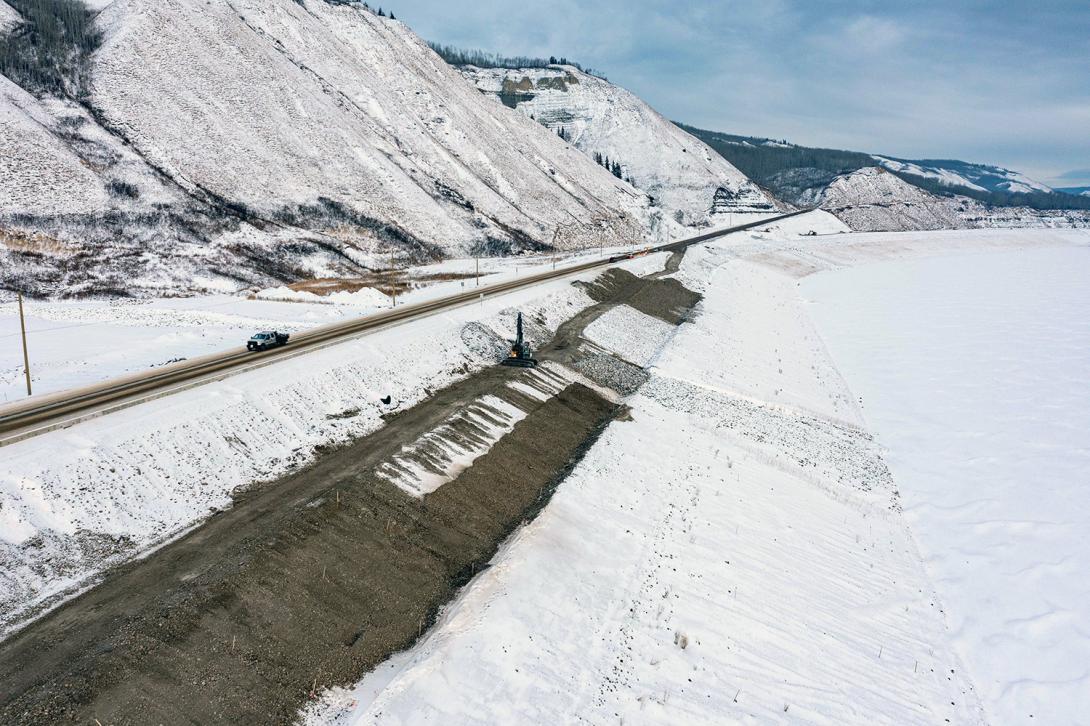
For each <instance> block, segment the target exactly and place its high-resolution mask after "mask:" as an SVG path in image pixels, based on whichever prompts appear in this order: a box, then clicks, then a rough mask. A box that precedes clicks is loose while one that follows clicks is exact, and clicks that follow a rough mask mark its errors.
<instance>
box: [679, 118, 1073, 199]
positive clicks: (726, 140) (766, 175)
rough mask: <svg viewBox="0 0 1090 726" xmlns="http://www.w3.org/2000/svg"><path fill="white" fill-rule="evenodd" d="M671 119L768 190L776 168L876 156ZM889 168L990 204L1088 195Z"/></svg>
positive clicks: (851, 165) (942, 191)
mask: <svg viewBox="0 0 1090 726" xmlns="http://www.w3.org/2000/svg"><path fill="white" fill-rule="evenodd" d="M677 125H678V126H679V127H680V128H681V129H683V130H685V131H687V132H688V133H690V134H692V135H693V136H695V137H697V138H698V139H700V140H701V141H703V142H704V143H705V144H707V145H708V146H710V147H712V148H713V149H714V150H715V151H716V152H718V153H719V155H720V156H722V157H723V158H724V159H726V160H727V161H729V162H730V163H731V164H733V165H734V166H735V167H737V168H738V170H739V171H741V172H742V173H743V174H745V175H746V176H748V177H749V178H750V179H752V180H753V181H755V182H757V183H758V184H761V185H764V186H768V187H770V188H772V189H773V191H776V186H777V181H778V180H777V178H776V176H777V174H780V173H781V172H784V171H788V170H791V169H816V170H819V171H823V172H827V173H828V174H829V176H835V175H837V174H850V173H851V172H853V171H858V170H859V169H862V168H864V167H868V166H877V165H878V162H876V161H875V160H874V158H873V157H872V156H871V155H870V154H864V153H862V152H859V151H844V150H842V149H821V148H810V147H806V146H794V145H787V146H784V145H782V144H783V143H784V142H773V143H769V142H770V141H771V139H761V138H755V137H749V136H736V135H734V134H724V133H720V132H718V131H708V130H706V129H698V128H696V127H694V126H688V125H686V124H682V123H678V124H677ZM890 173H892V174H895V175H896V176H898V177H900V178H901V179H903V180H904V181H906V182H908V183H909V184H912V185H914V186H916V187H919V188H920V189H923V190H925V191H928V192H931V193H932V194H937V195H939V196H944V197H949V196H953V195H955V194H957V195H961V196H965V197H970V198H971V199H976V200H977V201H980V202H983V203H984V204H990V205H992V206H996V207H1029V208H1031V209H1090V197H1077V196H1073V195H1069V194H1049V193H1047V192H1031V193H1024V192H1001V191H996V192H992V191H981V190H979V189H970V188H968V187H961V186H957V187H952V186H948V185H946V184H942V183H941V182H939V181H938V180H937V179H930V178H928V177H921V176H917V175H915V174H908V173H905V172H898V171H891V172H890Z"/></svg>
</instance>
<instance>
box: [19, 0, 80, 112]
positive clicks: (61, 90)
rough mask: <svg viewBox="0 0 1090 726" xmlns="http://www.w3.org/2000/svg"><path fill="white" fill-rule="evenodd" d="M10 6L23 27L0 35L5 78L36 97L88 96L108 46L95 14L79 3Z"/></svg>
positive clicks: (51, 0) (34, 0)
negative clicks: (95, 57) (98, 57)
mask: <svg viewBox="0 0 1090 726" xmlns="http://www.w3.org/2000/svg"><path fill="white" fill-rule="evenodd" d="M6 1H7V3H8V5H10V6H11V7H12V8H14V9H15V10H16V11H17V12H18V13H19V14H20V15H21V16H22V18H23V22H22V23H21V24H20V25H18V26H17V27H16V28H14V29H13V30H12V31H11V32H9V33H8V34H7V35H0V73H2V74H3V75H5V76H7V77H8V78H9V79H11V80H12V81H13V82H14V83H16V84H18V85H19V86H22V87H23V88H24V89H26V90H27V91H30V92H31V93H36V94H39V95H57V96H63V95H67V96H71V97H74V98H78V97H80V96H82V95H83V94H84V93H85V91H86V88H87V76H88V71H89V69H90V58H91V53H93V52H94V50H95V48H97V47H98V45H99V43H100V42H101V41H102V34H101V33H100V32H99V31H98V30H96V29H95V27H94V18H95V14H94V13H93V12H92V11H91V10H89V9H88V8H87V6H86V5H84V4H83V3H82V2H79V1H78V0H6Z"/></svg>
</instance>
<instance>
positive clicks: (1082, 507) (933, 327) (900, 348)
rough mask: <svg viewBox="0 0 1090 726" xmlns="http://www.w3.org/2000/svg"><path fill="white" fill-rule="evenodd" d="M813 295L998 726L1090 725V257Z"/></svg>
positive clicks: (838, 276) (852, 280) (935, 261)
mask: <svg viewBox="0 0 1090 726" xmlns="http://www.w3.org/2000/svg"><path fill="white" fill-rule="evenodd" d="M801 291H802V294H803V296H804V298H806V299H807V301H808V302H809V303H810V304H809V310H810V312H811V313H812V316H813V319H814V321H815V323H816V325H817V328H818V330H819V331H820V333H821V336H822V337H823V338H824V340H825V342H826V345H827V346H828V348H829V351H830V353H831V355H832V358H833V360H834V361H835V362H836V364H837V366H838V367H839V369H840V371H841V373H842V374H843V376H844V377H845V379H846V380H847V382H848V384H849V386H850V388H851V389H852V392H853V394H854V395H856V396H858V397H860V398H861V399H862V407H863V408H862V410H863V413H864V416H865V418H866V421H867V425H868V427H869V428H870V430H871V431H873V432H874V433H875V434H876V435H877V437H878V439H879V440H880V442H881V443H882V444H883V445H884V446H885V447H887V448H888V450H889V452H888V459H887V461H888V463H889V465H890V467H891V469H892V471H893V474H894V478H895V481H896V484H897V486H898V488H899V489H900V492H901V494H902V501H903V505H904V510H905V514H906V517H907V519H908V522H909V524H910V527H911V530H912V533H913V535H914V536H915V539H916V541H917V544H918V546H919V548H920V551H921V554H922V555H923V557H924V559H925V562H926V566H927V569H928V572H929V574H930V575H931V577H932V578H933V579H934V582H935V586H936V588H937V589H938V592H939V594H940V596H941V597H942V599H943V602H944V607H945V614H946V618H947V622H948V625H949V627H950V630H951V633H952V635H953V637H954V640H955V643H956V644H957V645H956V647H958V648H959V649H960V655H961V657H962V659H963V661H964V662H965V663H966V664H967V667H968V668H969V669H970V675H971V676H972V677H973V679H974V681H975V683H976V686H977V691H978V693H979V694H980V696H981V698H982V699H983V701H984V704H985V709H986V713H987V717H988V719H989V720H990V721H991V722H993V723H1003V724H1015V723H1019V724H1021V723H1035V724H1074V723H1087V721H1086V719H1087V718H1088V717H1090V716H1088V714H1090V248H1086V247H1070V248H1045V249H1041V248H1038V249H1032V250H1023V251H1017V252H1002V253H986V254H985V253H981V254H974V255H969V256H956V257H933V258H928V259H916V260H910V261H897V262H882V263H876V264H869V265H864V266H861V267H855V268H851V269H846V270H843V271H836V272H830V273H823V274H819V275H814V276H811V277H809V278H806V279H805V280H803V282H802V283H801Z"/></svg>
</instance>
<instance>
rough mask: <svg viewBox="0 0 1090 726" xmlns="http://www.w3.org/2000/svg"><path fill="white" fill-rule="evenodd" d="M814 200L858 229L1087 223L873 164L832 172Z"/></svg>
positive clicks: (1077, 214) (1088, 223)
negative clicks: (929, 187)
mask: <svg viewBox="0 0 1090 726" xmlns="http://www.w3.org/2000/svg"><path fill="white" fill-rule="evenodd" d="M818 203H819V204H820V206H821V208H822V209H825V210H827V211H829V212H832V213H833V214H835V215H836V216H837V217H839V218H840V219H841V220H842V221H844V222H845V223H846V224H847V225H848V226H849V227H851V228H852V229H853V230H854V231H857V232H884V231H906V230H931V229H973V228H977V227H1078V228H1082V227H1090V212H1086V211H1081V210H1038V209H1030V208H1027V207H992V206H988V205H985V204H982V203H980V202H978V201H976V200H975V199H970V198H968V197H963V196H949V197H946V196H938V195H936V194H932V193H930V192H927V191H924V190H923V189H920V188H919V187H916V186H913V185H912V184H909V183H908V182H906V181H904V180H903V179H901V178H900V177H898V176H897V175H895V174H892V173H890V172H888V171H886V170H885V169H883V168H881V167H877V166H871V167H866V168H863V169H860V170H858V171H855V172H852V173H850V174H842V175H841V176H839V177H837V178H836V179H834V180H833V181H832V183H830V184H829V185H828V186H827V187H826V188H825V190H824V191H823V192H822V193H821V195H820V196H819V198H818Z"/></svg>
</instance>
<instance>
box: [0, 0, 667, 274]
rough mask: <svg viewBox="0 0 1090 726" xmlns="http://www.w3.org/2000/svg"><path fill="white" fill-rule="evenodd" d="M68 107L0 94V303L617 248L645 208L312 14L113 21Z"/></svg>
mask: <svg viewBox="0 0 1090 726" xmlns="http://www.w3.org/2000/svg"><path fill="white" fill-rule="evenodd" d="M97 22H98V25H99V27H100V28H101V29H102V31H103V32H104V41H103V44H102V46H101V47H100V48H99V49H98V51H97V52H96V53H95V55H94V64H93V69H92V76H91V93H90V97H89V98H88V99H87V100H86V101H85V102H81V103H75V102H72V101H59V100H44V101H39V100H37V99H34V98H32V97H31V96H29V95H28V94H26V93H24V92H22V91H21V90H20V89H18V88H16V87H14V85H13V84H11V83H9V82H8V81H7V79H0V147H2V150H3V153H2V154H0V165H2V166H0V171H2V172H3V173H2V174H0V243H2V244H0V262H2V263H3V264H2V266H0V267H2V269H3V273H0V287H9V288H10V287H20V288H23V289H25V290H28V291H31V292H40V293H58V292H62V291H63V292H64V293H66V294H78V293H80V292H96V291H104V290H105V291H118V292H121V291H124V292H136V293H143V292H147V291H153V292H163V291H178V290H187V291H188V290H202V289H203V290H209V289H214V290H223V289H235V288H238V287H239V286H241V285H245V284H261V285H263V286H267V285H268V284H270V283H272V282H275V281H282V280H293V279H299V278H303V277H308V276H318V275H338V274H345V273H350V272H352V271H356V270H359V269H360V267H361V266H367V265H373V264H374V263H375V260H376V255H381V256H382V259H383V260H387V261H388V259H389V255H390V254H400V255H402V256H408V257H412V258H416V259H421V258H435V257H439V256H443V255H451V254H459V253H460V254H466V253H468V252H470V251H471V250H483V251H491V252H506V251H514V250H519V249H525V248H532V247H540V246H543V245H549V244H555V245H556V246H558V247H563V248H577V247H580V246H586V245H590V244H591V243H592V241H593V244H595V245H597V244H599V241H600V238H601V237H602V236H605V237H606V238H607V243H608V242H609V241H620V240H627V241H629V242H633V241H637V240H639V239H640V238H641V237H643V236H644V235H645V233H646V231H647V223H648V213H647V201H646V200H645V199H644V197H643V195H641V194H639V193H638V192H637V191H636V190H635V189H633V188H632V187H631V186H629V185H628V184H626V183H624V182H623V181H621V180H618V179H616V178H615V177H614V176H612V175H611V174H609V173H608V172H607V171H606V170H605V169H603V168H601V167H600V166H599V165H597V164H595V163H594V162H593V161H592V160H590V159H588V158H587V157H586V156H585V155H583V154H581V153H579V152H578V151H577V150H575V149H573V148H571V147H570V146H568V145H567V144H565V143H564V142H563V141H561V140H560V139H559V138H558V137H557V136H556V134H554V133H551V132H549V131H548V130H546V129H544V128H542V127H541V126H540V125H539V124H536V123H534V122H533V121H531V120H530V119H527V118H525V117H524V116H522V115H520V114H517V113H514V112H512V111H510V110H509V109H507V108H504V107H503V106H502V105H499V104H494V103H491V102H488V101H487V100H485V99H482V98H481V96H480V94H479V92H478V91H477V90H476V89H475V88H474V87H473V86H472V85H471V84H469V83H467V82H466V81H465V79H464V78H462V77H461V75H460V74H459V73H458V72H457V71H455V70H454V69H452V68H451V67H449V66H448V65H447V64H446V63H445V62H443V61H442V60H441V59H440V58H439V57H438V56H436V55H435V54H434V53H433V52H432V51H431V50H430V49H428V48H427V46H426V45H425V44H424V43H423V42H422V41H421V40H420V39H419V38H417V37H416V36H415V35H414V34H413V33H412V32H411V31H410V30H409V29H408V28H407V27H405V26H404V25H403V24H402V23H400V22H398V21H395V20H390V19H388V18H381V17H378V16H376V15H374V14H372V13H371V12H369V11H367V10H365V9H364V8H363V7H362V6H359V5H352V6H349V5H340V4H337V5H334V4H329V3H326V2H323V1H322V0H304V1H300V2H296V1H295V0H272V1H271V2H264V1H262V2H258V1H257V0H230V1H228V0H211V1H210V2H176V3H160V2H152V1H151V0H116V1H115V2H113V3H111V4H109V5H108V6H107V7H106V8H105V9H104V10H103V11H102V13H101V14H100V15H99V17H98V21H97Z"/></svg>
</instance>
